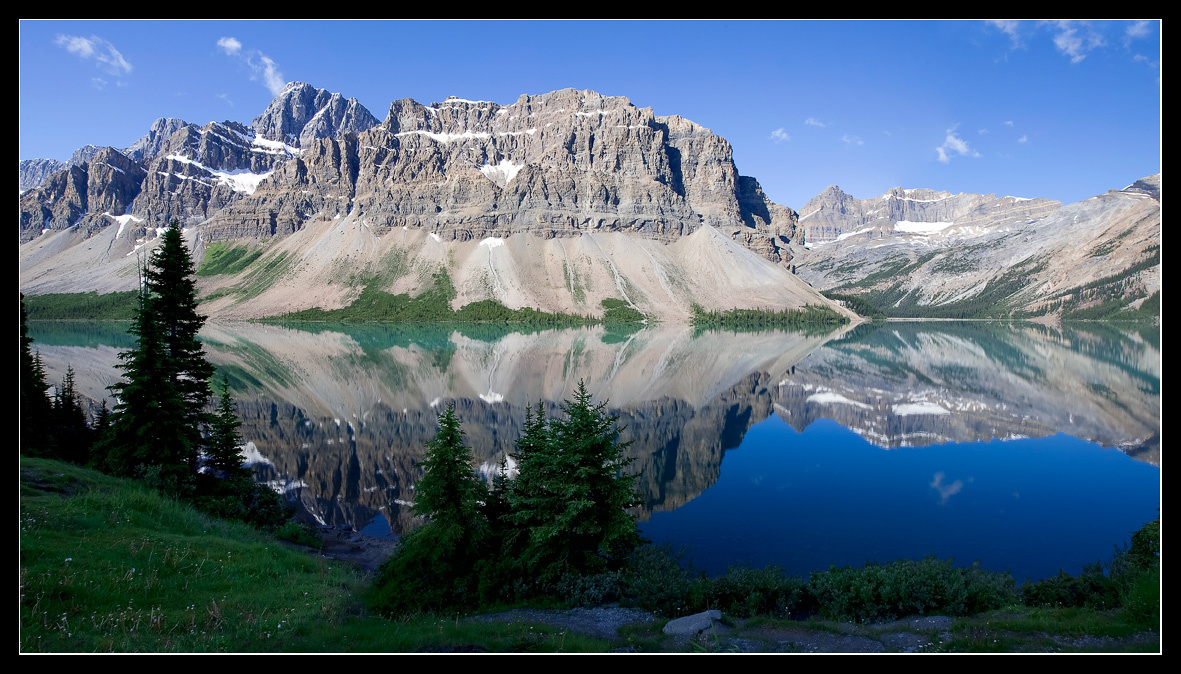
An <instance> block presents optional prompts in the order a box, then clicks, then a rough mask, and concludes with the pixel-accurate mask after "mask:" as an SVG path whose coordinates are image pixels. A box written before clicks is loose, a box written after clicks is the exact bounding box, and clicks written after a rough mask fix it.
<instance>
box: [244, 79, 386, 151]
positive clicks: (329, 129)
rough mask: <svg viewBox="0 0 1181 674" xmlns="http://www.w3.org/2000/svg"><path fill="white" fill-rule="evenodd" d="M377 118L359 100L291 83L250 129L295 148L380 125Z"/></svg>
mask: <svg viewBox="0 0 1181 674" xmlns="http://www.w3.org/2000/svg"><path fill="white" fill-rule="evenodd" d="M377 124H378V121H377V118H376V117H374V116H373V114H372V113H370V112H369V110H368V109H366V108H365V106H363V105H361V103H360V102H359V101H358V100H357V99H355V98H349V99H346V98H345V97H343V96H341V95H340V94H337V93H331V92H329V91H327V90H326V89H318V88H316V87H313V86H312V85H310V84H308V83H307V82H291V83H290V84H288V85H287V86H286V87H285V88H284V89H283V91H281V92H280V93H279V95H278V96H276V97H275V98H274V100H272V101H271V104H270V105H268V106H267V109H266V110H264V111H263V113H262V114H261V115H259V116H258V117H255V118H254V121H253V122H251V124H250V126H251V128H252V129H254V132H255V133H256V134H257V135H258V137H260V138H263V139H266V140H272V141H279V142H282V143H286V144H289V145H291V146H292V147H297V148H298V147H306V146H307V145H308V144H310V143H311V142H313V141H314V140H316V139H317V138H335V137H337V136H340V135H342V134H345V133H358V132H361V131H364V130H366V129H369V128H371V127H374V126H377Z"/></svg>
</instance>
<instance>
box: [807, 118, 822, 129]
mask: <svg viewBox="0 0 1181 674" xmlns="http://www.w3.org/2000/svg"><path fill="white" fill-rule="evenodd" d="M804 123H805V124H807V125H808V126H818V127H820V128H822V129H823V128H824V127H826V126H828V125H827V124H825V123H824V122H822V121H820V120H819V119H816V118H815V117H809V118H808V119H805V120H804Z"/></svg>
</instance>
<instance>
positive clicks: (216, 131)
mask: <svg viewBox="0 0 1181 674" xmlns="http://www.w3.org/2000/svg"><path fill="white" fill-rule="evenodd" d="M290 158H291V153H290V152H289V151H287V150H285V149H283V148H282V147H276V146H275V145H274V144H265V143H264V144H260V143H258V142H257V138H256V137H255V134H254V131H253V130H252V129H249V128H247V127H245V126H243V125H241V124H238V123H237V122H210V123H209V124H206V125H205V126H203V127H197V126H195V125H191V124H190V125H187V126H184V127H182V128H180V129H178V130H177V131H176V132H174V133H172V134H171V136H170V137H169V140H168V145H167V146H166V147H165V148H163V149H162V150H160V151H159V152H158V154H157V155H156V158H155V159H154V160H152V161H151V163H150V165H149V168H148V172H147V179H146V180H145V181H144V186H143V190H142V192H141V193H140V196H139V198H138V199H137V200H136V202H135V204H133V206H132V213H134V214H135V215H136V216H137V217H140V218H143V219H144V220H145V221H146V222H147V223H148V226H157V227H158V226H163V225H165V224H167V223H168V222H169V221H170V220H172V219H174V218H175V219H177V220H179V221H180V222H181V223H182V224H185V225H193V224H197V223H200V222H203V221H205V220H207V219H208V218H209V217H211V216H212V215H214V214H215V213H217V212H219V211H220V210H222V209H224V208H226V207H227V206H228V205H230V204H231V203H234V202H235V201H236V200H238V199H240V198H241V197H243V196H246V195H249V194H251V193H253V192H254V189H255V187H256V186H257V184H258V182H259V181H261V180H262V179H263V178H265V176H267V175H269V174H270V173H271V172H272V171H273V170H274V169H275V168H276V167H277V166H280V165H281V164H282V163H283V162H285V161H287V160H288V159H290Z"/></svg>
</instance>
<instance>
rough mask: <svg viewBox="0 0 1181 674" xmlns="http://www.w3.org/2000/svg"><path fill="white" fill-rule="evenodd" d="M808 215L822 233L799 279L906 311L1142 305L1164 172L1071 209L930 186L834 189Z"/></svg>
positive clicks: (1150, 284)
mask: <svg viewBox="0 0 1181 674" xmlns="http://www.w3.org/2000/svg"><path fill="white" fill-rule="evenodd" d="M803 213H804V215H803V216H802V217H801V223H802V224H803V225H804V226H805V227H806V228H808V229H809V231H812V230H815V232H816V234H815V236H816V237H817V238H816V239H813V238H812V236H813V235H812V234H809V236H808V246H809V247H810V249H811V250H809V251H807V253H806V254H805V255H804V257H803V258H802V259H801V260H800V266H799V273H800V276H801V277H803V278H804V279H806V280H807V281H809V282H810V283H811V284H812V285H813V286H815V287H817V288H819V289H822V290H824V289H835V290H839V291H841V292H846V293H853V294H860V293H866V294H867V296H868V297H870V298H871V299H872V300H874V301H876V302H877V303H878V304H879V306H881V307H883V308H886V307H889V308H891V309H892V310H897V311H898V314H899V315H923V316H939V317H948V318H955V317H966V316H973V315H977V314H976V312H978V311H980V310H987V311H990V312H992V315H1005V312H1017V313H1021V312H1034V313H1055V312H1061V311H1065V310H1072V311H1073V310H1079V309H1085V308H1088V307H1090V306H1095V305H1098V304H1102V303H1105V302H1111V301H1113V300H1115V301H1120V302H1123V303H1125V304H1126V306H1128V307H1130V308H1136V307H1138V306H1139V304H1140V303H1141V302H1142V301H1143V299H1145V298H1147V297H1150V296H1152V295H1153V294H1155V293H1157V292H1159V291H1160V287H1161V284H1160V257H1159V256H1160V243H1161V213H1160V175H1159V174H1158V175H1155V176H1149V177H1147V178H1143V179H1141V180H1138V181H1136V182H1135V183H1133V184H1132V185H1130V186H1128V187H1127V188H1125V189H1123V190H1112V191H1109V192H1108V193H1106V194H1103V195H1100V196H1097V197H1092V198H1090V199H1086V200H1084V201H1080V202H1077V203H1074V204H1070V205H1067V206H1061V205H1059V204H1058V203H1057V202H1053V201H1049V200H1045V199H1025V200H1019V199H1014V198H1013V197H1002V198H1000V199H997V198H996V197H994V196H993V195H985V196H981V195H967V194H960V195H954V196H953V195H950V194H948V193H946V192H933V191H931V190H891V191H890V192H889V193H888V194H886V195H885V196H883V197H881V198H879V199H871V200H864V201H862V200H857V199H853V198H852V197H849V196H848V195H847V194H845V193H843V192H841V191H840V190H839V189H838V188H836V187H831V188H829V189H828V190H825V192H824V193H823V194H821V195H820V196H818V197H816V198H815V199H812V200H811V201H809V202H808V205H807V206H805V208H804V210H803ZM1154 260H1155V261H1154ZM941 308H944V309H941ZM941 311H942V312H943V313H940V312H941ZM904 312H910V313H904ZM998 312H1000V313H998Z"/></svg>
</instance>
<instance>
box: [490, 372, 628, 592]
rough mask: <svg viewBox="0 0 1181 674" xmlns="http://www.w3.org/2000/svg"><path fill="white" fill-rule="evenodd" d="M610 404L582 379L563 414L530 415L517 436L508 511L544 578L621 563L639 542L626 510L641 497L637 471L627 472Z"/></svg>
mask: <svg viewBox="0 0 1181 674" xmlns="http://www.w3.org/2000/svg"><path fill="white" fill-rule="evenodd" d="M605 410H606V403H599V404H598V405H594V404H591V401H590V394H589V393H588V392H587V390H586V384H585V382H582V381H580V382H579V384H578V389H577V390H576V391H575V394H574V398H573V399H572V400H567V401H565V402H564V403H562V412H563V416H561V417H556V418H554V419H551V420H549V421H548V423H547V422H545V421H544V420H539V419H534V420H532V421H531V423H527V424H526V428H525V433H524V435H523V436H522V441H523V443H521V444H518V454H517V455H516V458H517V462H518V469H519V471H520V473H519V474H518V476H517V479H516V480H514V483H513V486H512V488H511V491H510V504H511V506H512V512H511V513H510V514H509V516H508V517H509V520H510V521H511V522H512V523H513V526H514V528H515V529H516V531H517V538H518V539H519V540H521V543H523V551H522V553H521V556H522V560H523V561H524V563H525V565H526V568H527V569H528V571H529V572H530V573H531V575H532V577H534V578H537V579H539V580H541V581H542V582H553V581H555V580H557V579H558V578H560V577H561V576H562V575H563V574H567V573H575V574H587V573H597V572H600V571H603V570H605V569H608V568H616V567H617V566H618V565H619V564H620V563H621V562H622V561H623V559H624V558H625V557H626V556H627V555H629V554H630V553H631V552H632V551H633V550H634V549H635V547H636V546H637V545H639V543H640V542H641V539H640V536H639V533H638V532H637V531H636V523H635V518H634V517H632V515H631V514H629V513H628V512H627V511H628V509H629V508H632V507H634V506H636V505H638V499H637V496H636V494H635V491H634V490H635V480H636V476H634V475H630V476H629V475H625V474H624V472H623V471H624V469H625V468H626V466H627V464H628V463H630V460H629V459H626V458H624V456H623V450H624V449H625V448H626V446H627V445H626V444H620V443H619V442H618V440H617V436H618V433H619V428H618V427H617V426H616V425H615V419H614V418H613V417H611V416H609V415H607V414H606V413H605ZM522 450H523V451H522Z"/></svg>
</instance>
